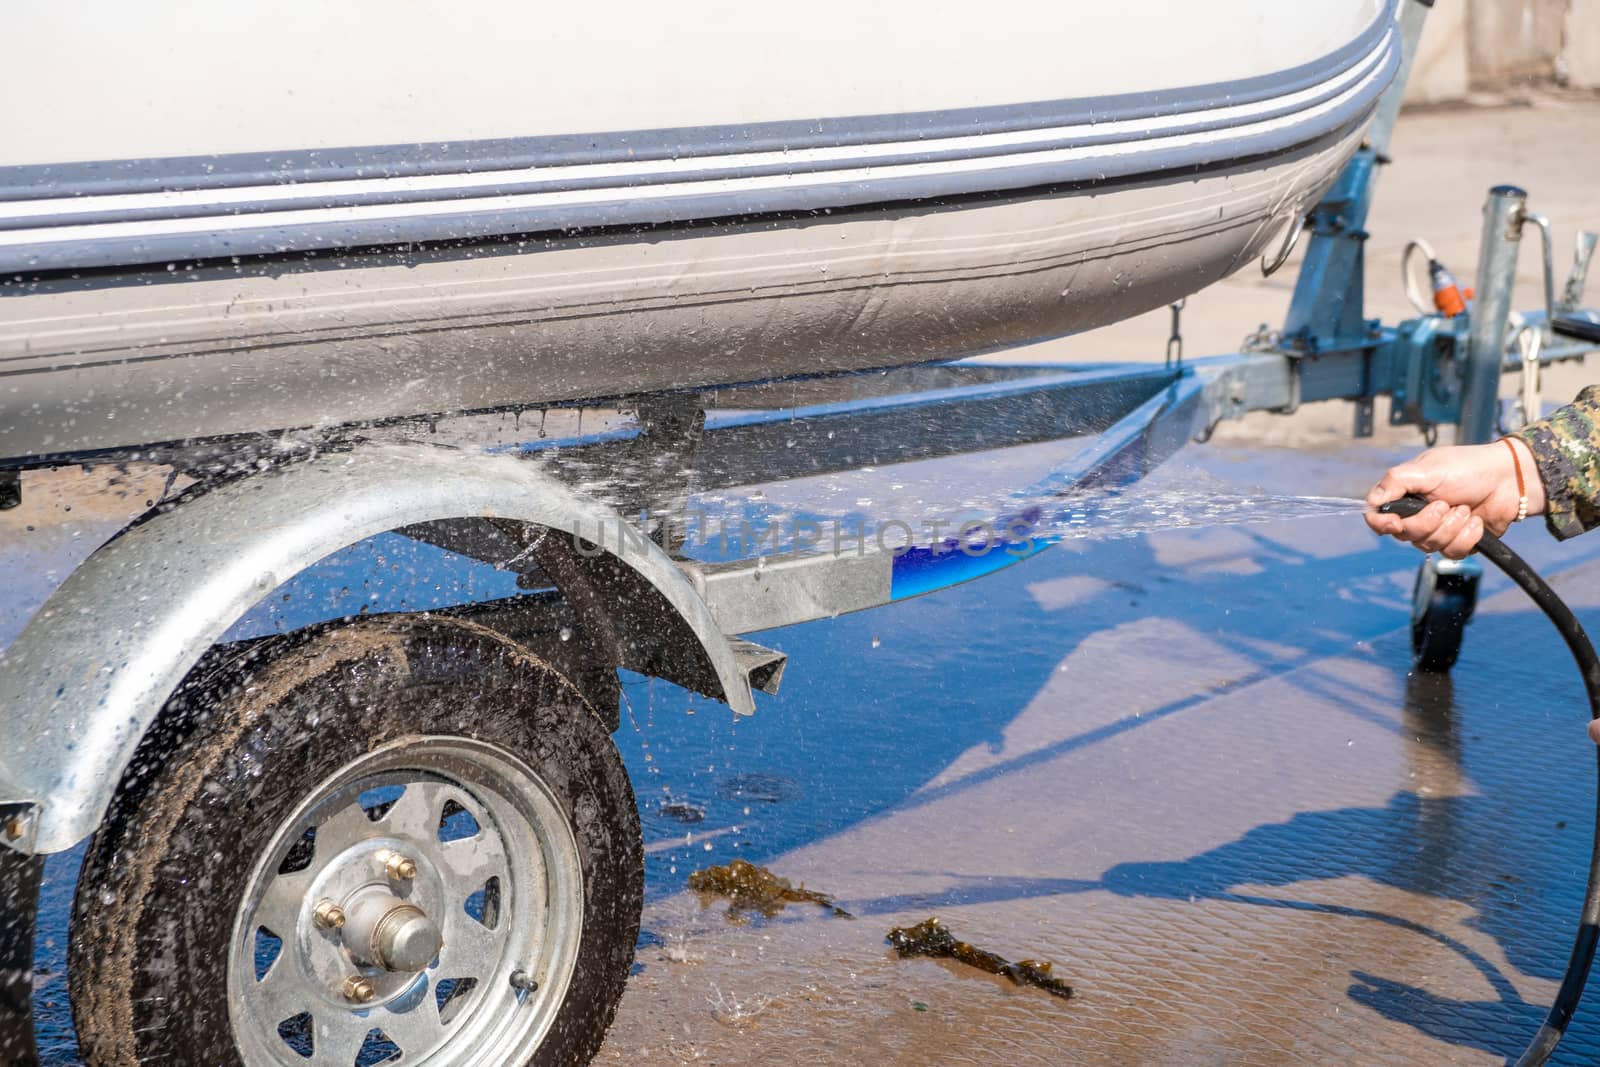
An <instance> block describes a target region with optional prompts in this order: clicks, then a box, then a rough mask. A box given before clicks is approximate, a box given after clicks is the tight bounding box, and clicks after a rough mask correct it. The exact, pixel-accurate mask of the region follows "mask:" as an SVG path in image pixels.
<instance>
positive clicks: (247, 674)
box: [69, 618, 643, 1067]
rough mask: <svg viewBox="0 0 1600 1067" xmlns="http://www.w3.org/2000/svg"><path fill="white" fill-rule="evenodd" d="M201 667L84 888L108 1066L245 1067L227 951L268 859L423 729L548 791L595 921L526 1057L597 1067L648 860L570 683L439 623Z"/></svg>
mask: <svg viewBox="0 0 1600 1067" xmlns="http://www.w3.org/2000/svg"><path fill="white" fill-rule="evenodd" d="M196 673H197V676H196V677H194V679H193V680H192V682H191V683H190V684H187V685H186V686H185V687H184V689H183V690H182V691H181V692H180V694H179V695H177V696H175V697H174V698H173V701H172V702H171V704H170V705H169V709H168V710H169V712H170V714H168V715H166V716H164V720H163V721H164V730H163V732H162V733H161V734H160V735H159V736H154V737H152V738H150V739H147V742H146V744H145V745H144V747H143V748H142V749H141V751H140V754H139V756H138V757H137V758H136V760H135V765H134V766H133V767H132V768H131V769H130V771H129V773H128V775H127V776H126V777H125V778H124V780H123V782H122V784H121V786H120V787H119V791H118V795H117V797H116V799H115V801H114V802H113V805H112V810H111V811H110V813H109V814H108V816H107V819H106V821H105V823H104V824H103V826H102V828H101V829H100V831H99V832H98V833H97V834H96V835H95V837H94V838H93V840H92V842H91V844H90V846H89V850H88V854H87V857H86V859H85V861H84V865H83V870H82V873H81V875H80V878H79V883H78V890H77V896H76V900H75V904H74V908H73V916H72V929H71V937H70V944H69V967H70V971H69V988H70V991H71V1000H72V1008H73V1015H74V1018H75V1021H76V1024H77V1029H78V1035H79V1041H80V1047H81V1051H82V1054H83V1056H84V1059H85V1060H86V1062H87V1063H88V1064H89V1065H91V1067H135V1065H140V1064H169V1063H171V1064H180V1063H181V1064H206V1065H229V1067H238V1065H241V1064H243V1063H244V1060H243V1057H242V1054H241V1053H240V1051H239V1048H238V1047H237V1045H236V1042H235V1035H234V1032H233V1027H232V1024H231V1022H230V1012H229V1004H228V996H229V994H228V992H227V990H228V982H227V978H228V973H229V971H228V968H229V963H228V957H229V946H230V941H231V939H232V938H233V936H234V922H235V917H236V914H237V911H238V909H239V907H240V905H241V902H242V894H243V893H244V892H245V889H244V887H245V885H246V882H247V879H248V878H249V877H250V872H251V871H252V870H253V869H255V867H253V864H254V862H255V860H256V858H257V857H258V856H259V855H260V854H262V850H263V849H265V848H267V847H268V843H269V842H270V841H271V840H272V839H273V835H274V834H275V833H276V832H277V830H278V828H279V826H280V824H281V823H283V821H284V820H285V819H287V818H289V817H290V815H291V813H292V812H294V811H295V810H296V808H297V805H299V804H301V803H302V801H303V799H304V798H305V797H306V796H307V795H309V793H308V791H310V790H314V789H315V788H316V786H317V783H321V782H325V781H327V780H329V778H330V776H331V775H334V774H337V773H338V772H339V769H340V768H341V767H345V766H349V765H351V761H352V760H359V759H361V758H363V757H364V756H365V755H366V754H368V753H370V752H372V751H373V750H374V749H376V748H378V747H380V746H385V745H389V746H395V744H396V742H402V743H403V742H404V740H405V739H406V738H408V737H413V736H416V737H418V738H421V737H425V736H435V737H445V738H465V739H471V740H472V741H473V742H475V743H482V744H484V745H488V746H495V748H496V750H499V751H504V752H507V753H511V754H514V755H515V756H516V757H517V758H518V759H520V760H521V761H522V763H523V765H525V766H527V767H529V768H531V769H533V770H534V771H536V772H537V773H538V774H539V775H540V776H541V777H542V779H543V781H544V782H546V783H549V784H550V786H551V793H552V795H553V797H554V799H555V801H556V804H557V805H558V806H559V809H560V810H561V811H562V812H563V813H564V815H565V818H566V820H567V822H568V824H569V826H570V829H571V831H572V834H573V835H574V836H575V838H576V842H577V846H578V854H579V864H580V866H581V871H582V886H583V894H582V895H583V904H582V925H581V932H580V934H579V947H578V948H577V949H576V954H577V955H576V963H575V964H574V965H573V969H572V971H571V981H570V985H569V986H568V987H567V995H566V996H565V998H564V1000H562V1001H561V1002H560V1004H559V1006H558V1007H556V1008H555V1009H554V1010H555V1011H556V1013H557V1014H556V1015H555V1016H554V1021H553V1022H552V1023H551V1024H550V1028H549V1030H548V1031H547V1032H546V1034H545V1037H544V1039H543V1040H542V1042H540V1043H539V1045H538V1047H537V1050H536V1051H535V1052H534V1054H533V1055H532V1058H531V1059H528V1060H526V1061H525V1062H526V1063H528V1064H533V1065H538V1067H557V1065H563V1067H564V1065H569V1064H584V1063H588V1062H589V1061H590V1059H591V1058H592V1057H593V1056H594V1054H595V1053H596V1052H597V1051H598V1049H599V1047H600V1044H601V1041H602V1039H603V1038H604V1035H605V1032H606V1029H607V1028H608V1027H609V1026H610V1023H611V1019H612V1016H613V1014H614V1012H615V1009H616V1004H617V1001H618V1000H619V999H620V997H621V995H622V991H623V985H624V983H625V981H626V979H627V975H628V972H629V968H630V966H631V964H632V960H633V951H634V944H635V940H636V938H637V934H638V928H639V918H640V912H641V908H642V903H643V850H642V845H641V840H640V830H639V818H638V812H637V809H636V807H635V803H634V797H633V790H632V788H631V786H630V784H629V782H628V777H627V773H626V771H625V769H624V768H623V765H622V761H621V759H620V757H619V756H618V754H617V752H616V748H615V746H614V745H613V744H612V741H611V738H610V737H609V736H608V735H607V733H606V731H605V728H604V726H603V725H602V723H601V719H600V717H599V716H598V715H596V714H595V712H594V710H593V708H591V707H590V706H589V705H588V704H587V702H586V701H585V700H584V699H583V697H582V696H581V695H580V694H579V693H578V692H577V691H576V690H575V689H574V688H573V687H572V686H571V685H570V684H569V683H568V682H567V681H566V680H565V679H564V678H562V677H561V676H560V675H559V674H557V673H556V672H555V671H554V670H552V669H551V668H550V667H548V666H547V665H545V664H544V663H543V662H541V661H540V660H538V659H537V658H535V657H534V656H532V655H531V654H529V653H528V652H526V651H525V650H523V649H521V648H519V647H517V646H515V645H513V644H511V643H510V642H508V641H507V640H505V639H504V638H502V637H499V636H498V635H495V634H493V633H491V632H489V631H486V630H483V629H481V628H478V627H475V626H471V625H470V624H465V623H461V622H458V621H447V620H439V619H432V620H429V619H422V618H392V619H388V620H385V619H373V620H363V621H361V622H359V623H355V624H350V625H345V626H342V627H339V628H336V629H328V630H323V631H320V632H316V633H313V634H311V635H309V636H301V637H295V638H286V639H274V640H272V641H270V642H266V643H264V644H263V645H261V646H258V647H257V648H256V649H255V650H254V653H253V654H252V655H250V656H249V657H248V658H247V659H246V660H245V661H243V662H240V661H237V660H236V661H235V662H233V663H232V664H221V665H217V664H213V665H212V666H210V667H208V668H206V669H204V670H197V672H196ZM455 1044H457V1045H460V1044H462V1042H455ZM467 1051H468V1050H463V1053H462V1054H463V1055H465V1054H466V1052H467ZM436 1055H437V1054H436ZM408 1059H409V1057H408ZM429 1062H430V1063H454V1062H456V1059H455V1058H453V1057H452V1056H450V1055H444V1056H440V1057H439V1058H438V1059H435V1058H433V1057H430V1058H429ZM247 1067H256V1065H255V1064H249V1065H247Z"/></svg>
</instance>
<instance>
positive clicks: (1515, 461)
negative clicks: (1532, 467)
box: [1500, 437, 1528, 522]
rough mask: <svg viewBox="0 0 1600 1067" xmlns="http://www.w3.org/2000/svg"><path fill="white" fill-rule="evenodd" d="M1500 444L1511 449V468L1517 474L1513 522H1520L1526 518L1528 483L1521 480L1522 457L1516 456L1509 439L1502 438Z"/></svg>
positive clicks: (1515, 449) (1515, 448)
mask: <svg viewBox="0 0 1600 1067" xmlns="http://www.w3.org/2000/svg"><path fill="white" fill-rule="evenodd" d="M1500 440H1501V442H1502V443H1504V444H1505V446H1506V447H1507V448H1509V449H1511V466H1512V467H1514V468H1515V469H1516V472H1517V517H1516V518H1515V519H1513V520H1512V521H1513V522H1521V521H1522V520H1523V519H1526V518H1527V517H1528V483H1526V482H1524V481H1523V480H1522V457H1521V456H1519V455H1517V446H1516V445H1514V444H1512V443H1511V438H1509V437H1502V438H1500Z"/></svg>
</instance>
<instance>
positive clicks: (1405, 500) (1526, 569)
mask: <svg viewBox="0 0 1600 1067" xmlns="http://www.w3.org/2000/svg"><path fill="white" fill-rule="evenodd" d="M1426 504H1427V501H1425V500H1423V499H1422V498H1421V497H1415V496H1407V497H1402V498H1401V499H1399V500H1396V501H1394V502H1392V503H1389V504H1385V505H1383V507H1381V508H1379V509H1378V510H1380V511H1383V512H1386V513H1390V514H1394V515H1399V516H1401V517H1402V518H1410V517H1411V516H1412V515H1415V514H1416V513H1417V512H1419V511H1421V510H1422V508H1423V507H1424V506H1426ZM1478 551H1479V552H1481V553H1483V557H1484V558H1485V559H1487V560H1488V561H1489V562H1490V563H1493V564H1494V565H1495V566H1496V567H1499V568H1500V569H1501V570H1502V571H1504V572H1505V575H1506V577H1507V578H1510V579H1511V580H1512V581H1513V582H1516V583H1517V584H1518V585H1519V586H1521V587H1522V589H1523V591H1524V592H1526V593H1527V594H1528V596H1529V597H1531V598H1532V599H1533V602H1534V603H1535V604H1537V605H1538V606H1539V610H1541V611H1543V612H1544V613H1545V615H1546V616H1547V617H1548V618H1549V619H1550V621H1551V622H1552V623H1554V624H1555V627H1556V630H1557V631H1559V632H1560V634H1561V637H1562V640H1564V641H1566V643H1567V648H1568V649H1570V650H1571V651H1572V658H1573V659H1574V660H1576V661H1577V664H1578V670H1579V671H1580V672H1582V674H1583V687H1584V689H1585V691H1586V692H1587V693H1588V695H1589V715H1590V717H1591V718H1594V719H1600V657H1597V656H1596V655H1595V651H1594V645H1592V644H1590V642H1589V635H1588V634H1586V633H1584V632H1583V624H1582V623H1580V622H1579V621H1578V619H1577V616H1575V615H1573V614H1572V609H1571V608H1569V607H1567V605H1566V604H1565V603H1563V602H1562V600H1561V598H1560V597H1558V596H1556V594H1555V590H1553V589H1551V588H1550V586H1549V584H1548V583H1547V582H1546V581H1545V580H1544V579H1543V578H1541V577H1539V575H1538V574H1537V573H1536V572H1535V571H1534V569H1533V568H1532V567H1530V566H1528V563H1527V561H1526V560H1524V559H1523V558H1522V557H1521V556H1519V555H1517V554H1516V553H1515V552H1513V551H1511V549H1509V548H1507V547H1506V546H1505V545H1504V544H1503V543H1502V542H1501V541H1500V539H1499V538H1498V537H1496V536H1494V534H1491V533H1489V532H1488V531H1485V532H1484V535H1483V537H1482V539H1481V540H1479V542H1478ZM1597 939H1600V792H1597V793H1596V808H1595V836H1594V844H1593V845H1592V846H1591V849H1590V853H1589V886H1588V889H1587V890H1586V891H1585V895H1584V901H1583V920H1582V922H1581V923H1580V924H1579V926H1578V933H1577V936H1576V937H1574V938H1573V940H1572V956H1571V957H1570V958H1569V959H1568V960H1567V973H1566V976H1565V977H1564V978H1562V980H1561V988H1560V989H1559V990H1557V991H1556V999H1555V1003H1553V1004H1551V1005H1550V1014H1548V1015H1547V1016H1545V1020H1544V1024H1543V1025H1542V1026H1540V1027H1539V1032H1538V1033H1536V1034H1535V1035H1534V1036H1533V1040H1532V1041H1530V1042H1529V1043H1528V1047H1527V1049H1525V1050H1524V1051H1523V1053H1522V1055H1521V1056H1520V1057H1518V1059H1517V1061H1516V1064H1517V1067H1536V1065H1538V1064H1542V1063H1544V1062H1545V1061H1547V1060H1548V1059H1549V1058H1550V1056H1551V1054H1552V1053H1554V1052H1555V1050H1556V1045H1557V1044H1558V1043H1559V1042H1560V1041H1561V1037H1562V1035H1563V1034H1565V1033H1566V1032H1567V1024H1568V1023H1570V1022H1571V1021H1572V1013H1573V1012H1575V1011H1577V1010H1578V1001H1579V1000H1580V999H1582V997H1583V986H1584V983H1585V982H1587V981H1588V979H1589V968H1590V967H1591V966H1592V965H1593V963H1594V953H1595V943H1596V941H1597Z"/></svg>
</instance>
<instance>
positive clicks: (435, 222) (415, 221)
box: [0, 0, 1399, 466]
mask: <svg viewBox="0 0 1600 1067" xmlns="http://www.w3.org/2000/svg"><path fill="white" fill-rule="evenodd" d="M0 42H3V43H0V58H3V62H0V93H3V94H4V96H5V98H6V99H8V100H10V101H12V102H13V104H14V105H16V106H12V107H9V108H7V109H6V112H5V114H4V116H0V461H4V463H5V464H6V465H10V466H16V465H19V464H26V463H42V462H50V461H56V460H60V459H62V458H64V457H69V456H77V455H82V454H85V453H92V452H106V451H117V450H122V449H129V448H136V447H138V446H140V445H147V444H153V443H157V442H165V441H174V440H192V439H196V438H202V437H213V436H227V435H235V434H248V433H257V432H263V431H273V430H280V429H286V428H295V427H317V426H329V425H338V424H344V423H352V422H362V421H370V420H379V419H390V418H398V417H405V416H418V415H426V414H438V413H445V412H455V411H470V410H487V409H496V408H508V407H517V406H527V405H536V404H544V403H551V402H560V401H570V400H577V399H586V398H606V397H616V396H620V395H626V394H634V393H640V392H646V391H653V390H660V389H667V388H675V387H692V386H703V385H710V384H718V383H733V382H743V381H753V380H760V379H767V378H774V377H783V376H791V375H803V374H814V373H822V372H829V371H838V370H851V369H865V368H872V367H882V366H890V365H896V364H904V363H910V362H919V361H925V360H938V359H947V358H951V357H956V356H961V355H965V354H970V353H972V352H976V351H979V350H983V349H989V348H994V347H998V346H1004V345H1011V344H1017V343H1021V342H1026V341H1030V340H1035V339H1038V338H1043V337H1047V336H1051V335H1059V334H1062V333H1067V332H1071V331H1077V330H1082V329H1087V328H1090V327H1094V326H1098V325H1102V324H1104V323H1107V322H1110V321H1113V320H1116V319H1119V318H1123V317H1126V316H1128V315H1132V314H1135V313H1138V312H1140V311H1144V310H1146V309H1149V308H1151V307H1155V306H1158V305H1160V304H1162V303H1164V302H1168V301H1171V300H1175V299H1177V298H1178V297H1180V296H1183V295H1184V294H1187V293H1190V292H1193V291H1195V290H1198V289H1200V288H1201V287H1203V286H1205V285H1207V284H1209V283H1211V282H1213V281H1215V280H1217V279H1218V278H1220V277H1222V276H1223V275H1225V274H1227V273H1228V272H1229V271H1231V270H1233V269H1235V268H1237V267H1238V266H1240V265H1241V264H1243V263H1246V262H1249V261H1250V260H1251V259H1252V258H1253V257H1255V256H1256V255H1258V254H1260V253H1261V251H1262V250H1263V249H1264V248H1265V247H1266V246H1267V244H1268V243H1269V241H1271V240H1272V239H1273V238H1274V237H1276V236H1277V235H1278V234H1279V233H1280V232H1281V231H1282V230H1283V228H1284V227H1285V226H1287V225H1289V224H1290V222H1291V221H1292V220H1294V219H1295V218H1297V216H1299V215H1300V214H1301V213H1302V212H1303V211H1304V210H1306V209H1307V208H1308V207H1309V206H1310V205H1311V203H1313V202H1314V200H1315V198H1316V197H1317V196H1318V195H1319V194H1320V192H1321V191H1322V190H1323V189H1324V188H1325V187H1326V186H1327V184H1328V183H1329V182H1330V181H1331V180H1332V179H1333V177H1334V176H1335V174H1336V173H1337V171H1338V169H1339V167H1340V166H1341V164H1342V163H1343V162H1344V160H1345V159H1346V158H1347V156H1348V155H1349V154H1350V153H1351V152H1352V151H1353V150H1354V148H1355V147H1356V145H1357V144H1358V143H1359V141H1360V138H1361V136H1362V132H1363V130H1364V128H1365V124H1366V123H1367V121H1368V119H1369V118H1370V116H1371V114H1372V112H1373V108H1374V106H1375V104H1376V102H1377V99H1378V95H1379V93H1380V92H1381V91H1382V89H1383V88H1384V87H1385V86H1386V85H1387V84H1388V82H1389V81H1390V80H1391V78H1392V76H1393V73H1394V71H1395V68H1396V66H1397V63H1398V59H1399V56H1398V44H1397V40H1396V34H1395V32H1394V12H1393V9H1392V0H1319V2H1318V3H1315V4H1293V3H1284V2H1282V0H1193V2H1190V3H1181V4H1179V3H1172V2H1171V0H1120V2H1118V3H1115V4H1108V3H1089V2H1086V0H1072V2H1066V3H1061V2H1056V3H1048V4H1047V3H1031V2H1030V3H1017V4H1010V5H998V6H995V5H990V6H987V7H981V6H980V7H973V6H972V5H970V4H957V3H954V2H947V0H918V2H916V3H908V2H901V0H884V2H880V3H875V4H863V3H860V2H859V0H812V2H810V3H808V4H806V5H805V6H804V8H803V9H795V8H792V7H781V8H780V7H773V6H770V5H765V6H764V5H749V4H736V3H731V2H727V0H682V2H679V3H675V4H660V3H646V2H642V0H639V2H635V0H624V2H622V3H616V4H612V5H611V6H609V7H603V8H597V7H594V6H592V5H550V4H527V3H510V2H498V0H490V2H485V3H480V4H475V5H467V6H462V5H456V4H446V3H444V2H443V0H413V2H408V3H403V4H396V3H393V2H392V0H346V2H344V3H342V4H339V5H334V6H327V5H304V6H303V7H302V6H301V5H297V4H290V5H288V6H285V5H283V4H281V3H279V4H268V3H263V2H259V0H241V2H238V3H232V4H212V3H200V2H197V0H161V2H156V3H150V4H131V5H130V4H120V3H113V2H110V0H100V2H95V3H90V4H71V5H63V4H47V3H44V2H42V0H30V2H24V3H18V4H11V5H8V6H7V7H6V8H5V9H4V11H3V12H0Z"/></svg>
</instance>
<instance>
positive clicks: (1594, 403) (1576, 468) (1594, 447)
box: [1515, 385, 1600, 540]
mask: <svg viewBox="0 0 1600 1067" xmlns="http://www.w3.org/2000/svg"><path fill="white" fill-rule="evenodd" d="M1515 436H1516V437H1519V438H1521V439H1522V440H1523V441H1525V442H1526V443H1527V445H1528V448H1529V449H1530V450H1531V451H1532V452H1533V458H1534V462H1536V463H1537V464H1538V465H1539V478H1540V480H1541V481H1543V482H1544V495H1545V501H1546V503H1545V524H1546V525H1548V526H1549V527H1550V533H1551V534H1553V535H1554V536H1555V537H1557V538H1559V539H1561V540H1565V539H1567V538H1568V537H1576V536H1577V535H1578V534H1581V533H1583V532H1584V531H1585V530H1592V529H1594V527H1596V526H1600V385H1591V386H1589V387H1588V388H1586V389H1584V391H1583V392H1581V393H1579V394H1578V399H1576V400H1574V401H1573V402H1572V403H1570V404H1568V405H1567V406H1566V407H1564V408H1561V409H1559V410H1558V411H1556V412H1555V413H1554V414H1552V415H1551V416H1550V417H1549V418H1548V419H1543V420H1541V421H1539V422H1534V423H1530V424H1528V425H1527V426H1525V427H1523V428H1522V429H1521V430H1519V431H1517V433H1516V434H1515Z"/></svg>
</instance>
